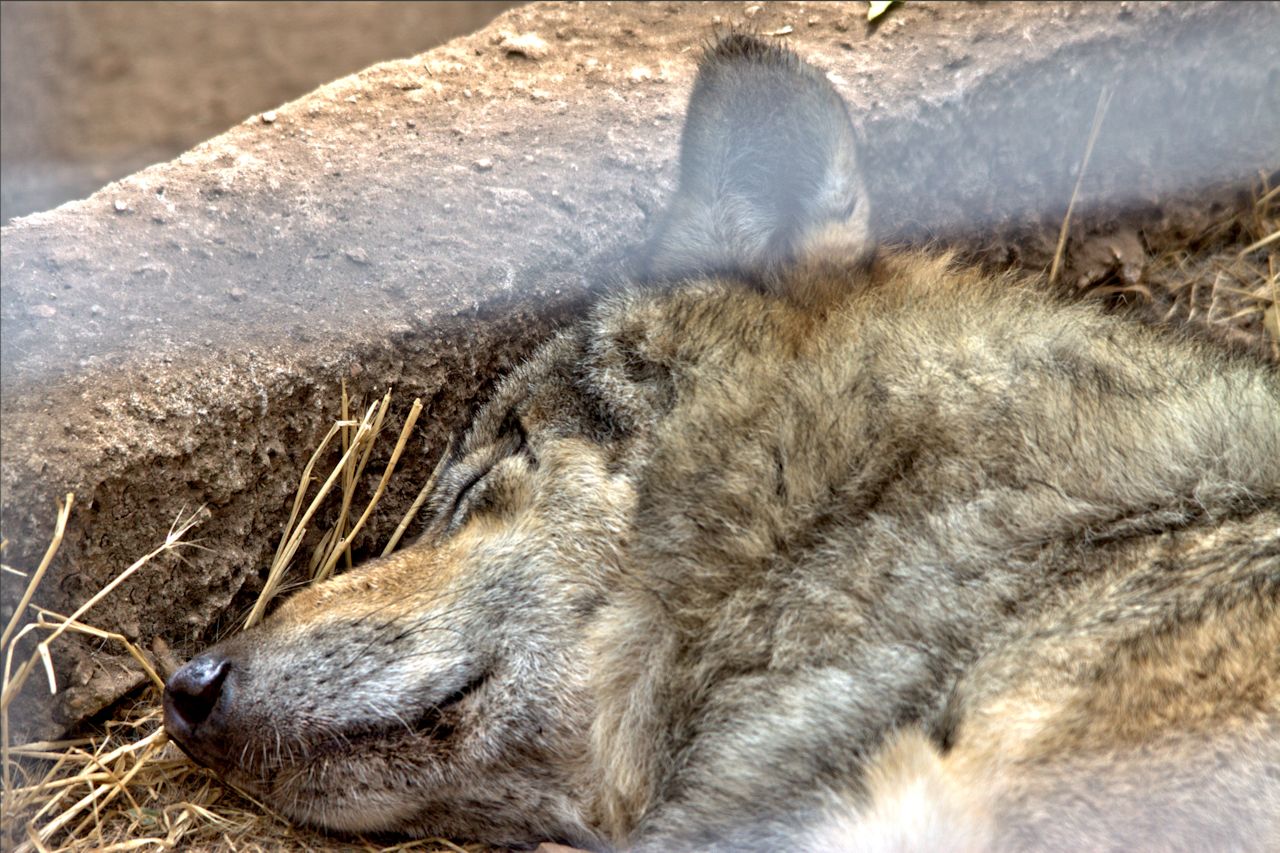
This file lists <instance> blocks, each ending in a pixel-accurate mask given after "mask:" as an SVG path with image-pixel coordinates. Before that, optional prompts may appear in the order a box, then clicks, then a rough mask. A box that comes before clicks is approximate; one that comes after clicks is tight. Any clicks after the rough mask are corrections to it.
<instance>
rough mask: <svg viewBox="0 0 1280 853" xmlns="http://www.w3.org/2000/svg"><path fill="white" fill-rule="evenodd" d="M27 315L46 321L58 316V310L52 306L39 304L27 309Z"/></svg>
mask: <svg viewBox="0 0 1280 853" xmlns="http://www.w3.org/2000/svg"><path fill="white" fill-rule="evenodd" d="M27 313H28V314H30V315H31V316H32V317H41V318H43V319H45V320H48V319H50V318H52V317H56V316H57V315H58V309H57V308H54V307H53V306H52V305H47V304H44V303H41V304H40V305H32V306H31V307H30V308H28V309H27Z"/></svg>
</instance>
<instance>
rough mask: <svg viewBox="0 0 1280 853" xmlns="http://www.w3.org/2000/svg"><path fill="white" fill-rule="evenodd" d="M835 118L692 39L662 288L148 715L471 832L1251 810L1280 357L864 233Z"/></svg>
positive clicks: (1171, 833)
mask: <svg viewBox="0 0 1280 853" xmlns="http://www.w3.org/2000/svg"><path fill="white" fill-rule="evenodd" d="M766 97H767V98H769V99H770V101H769V103H771V104H772V103H775V102H777V103H780V106H779V107H778V108H777V109H776V110H773V111H765V112H761V107H760V104H761V103H762V99H763V98H766ZM737 122H742V123H744V124H743V126H741V127H740V126H738V124H736V123H737ZM744 127H746V128H748V129H750V132H747V130H744ZM853 145H854V135H853V132H852V129H851V126H850V124H849V121H848V116H847V113H846V110H845V107H844V105H843V103H842V102H840V100H839V98H838V96H837V95H836V94H835V92H834V90H832V89H831V87H830V85H829V84H828V83H827V82H826V81H825V80H824V79H823V77H822V75H821V73H820V72H818V71H817V70H815V69H813V68H812V67H810V66H808V65H806V64H804V63H803V62H801V61H800V60H799V59H798V58H796V57H795V56H794V55H792V54H790V53H788V52H786V51H783V50H780V49H778V48H774V47H766V46H763V45H761V44H760V43H759V42H756V41H754V40H751V39H749V38H747V37H743V36H732V37H730V38H729V39H728V40H727V41H725V42H722V43H721V44H720V45H719V46H718V47H716V48H713V49H712V50H711V51H710V52H709V55H708V57H707V58H706V59H705V60H704V64H703V67H702V70H701V72H700V74H699V78H698V81H697V83H696V85H695V89H694V94H693V97H692V100H691V103H690V114H689V118H688V123H687V126H686V130H685V135H684V140H683V144H682V154H681V156H682V169H681V186H680V189H679V191H678V193H677V196H676V198H675V200H674V201H673V203H672V207H671V209H670V212H669V214H668V216H667V218H666V219H665V220H664V221H663V223H662V224H661V226H660V227H659V230H658V232H657V235H656V236H655V238H654V240H653V241H652V242H651V243H650V244H649V246H648V250H647V251H648V255H647V257H648V262H647V268H648V270H649V274H650V276H651V277H652V278H653V279H655V280H662V281H670V280H681V281H683V283H682V284H681V285H680V286H679V287H677V288H674V289H669V290H664V289H660V288H655V287H649V288H637V289H634V290H631V291H628V292H624V293H620V294H618V295H616V296H614V297H612V298H610V299H607V300H605V301H603V302H602V303H601V304H599V305H597V306H596V307H595V308H593V309H592V310H591V311H590V313H589V314H588V316H586V317H585V318H584V319H583V320H582V321H581V322H580V323H579V324H578V325H576V326H574V327H572V328H570V329H568V330H566V331H564V332H562V333H560V334H559V335H558V336H557V337H556V338H554V339H553V340H552V341H550V342H548V343H547V344H546V345H544V347H543V348H542V349H541V350H540V351H539V353H538V354H536V355H535V356H534V357H533V358H532V359H531V360H530V361H529V362H528V363H527V364H525V365H524V366H522V367H521V368H519V369H518V370H516V371H515V372H514V373H513V374H512V375H511V376H510V377H508V378H507V379H506V381H505V382H504V383H503V384H502V385H501V387H500V388H499V390H498V391H497V393H496V394H495V396H494V398H493V399H492V400H491V401H490V403H489V404H488V405H487V406H486V407H485V408H484V409H483V410H482V411H481V412H479V413H478V415H477V416H476V418H475V421H474V423H473V425H472V427H471V429H470V431H469V433H468V435H467V437H466V439H465V440H464V441H463V443H462V445H461V447H460V449H459V452H458V453H457V454H456V456H455V458H454V459H453V460H452V461H451V462H450V464H449V465H448V467H447V468H446V469H445V471H444V473H443V475H442V477H441V480H440V483H439V485H438V487H437V489H436V492H435V493H434V495H433V496H432V498H431V502H430V504H429V509H428V513H427V515H428V519H429V527H428V533H427V534H426V535H425V536H424V537H423V538H422V539H421V540H419V541H418V542H416V543H414V544H413V545H411V546H409V547H407V548H405V549H403V550H402V551H401V552H399V553H398V554H396V555H394V556H392V557H389V558H386V559H383V560H379V561H374V562H372V563H370V564H368V565H366V566H364V567H361V568H358V569H357V570H355V571H353V572H351V573H348V574H347V575H345V576H342V577H340V578H337V579H335V580H334V581H331V582H329V583H327V584H323V585H321V586H320V587H318V588H316V589H313V590H307V591H304V592H302V593H300V594H298V595H297V596H296V597H295V598H293V599H292V600H290V601H289V602H287V603H286V604H285V605H284V606H282V607H281V608H280V610H279V612H278V613H277V614H275V615H274V616H273V617H272V618H271V619H270V620H268V621H267V623H265V624H264V625H263V626H261V627H260V628H257V629H255V630H254V631H252V632H250V633H248V634H246V635H244V636H242V637H240V638H236V639H234V640H231V641H229V642H228V643H225V644H223V645H221V646H219V647H217V648H215V649H214V650H212V651H211V652H210V653H208V655H210V656H211V657H210V658H209V659H221V660H226V661H229V662H230V671H229V675H228V676H227V680H226V683H225V684H224V685H223V686H222V693H221V695H220V697H219V698H218V703H217V705H216V706H214V707H213V709H212V711H211V713H210V716H209V718H208V719H207V720H204V721H203V722H202V723H201V724H200V725H198V726H196V727H194V729H192V730H187V729H183V728H182V727H181V726H177V725H171V730H172V731H174V733H175V737H178V738H179V739H180V740H181V741H182V742H183V743H184V746H185V747H186V748H187V749H188V750H189V751H190V752H191V753H192V754H193V755H195V756H196V757H197V758H199V759H200V760H202V761H205V762H206V763H208V764H210V765H212V766H214V767H216V768H218V769H219V770H220V771H221V772H222V773H223V774H224V775H226V777H227V778H228V779H230V780H232V781H234V782H236V783H237V784H240V785H243V786H245V787H247V788H250V789H251V790H253V791H254V792H255V793H257V794H258V795H259V796H261V797H263V798H264V799H265V800H266V801H267V802H268V803H269V804H271V805H272V806H274V807H276V808H279V809H281V810H283V811H285V812H286V813H288V814H290V815H292V816H293V817H295V818H297V819H299V820H303V821H307V822H311V823H315V824H319V825H322V826H328V827H332V828H336V829H342V830H362V831H363V830H384V829H385V830H393V831H399V832H405V833H410V834H417V835H449V836H454V837H458V838H464V839H471V840H480V841H487V842H490V843H494V844H522V843H523V844H532V843H535V842H537V841H539V840H544V839H555V840H561V841H567V842H571V843H575V844H579V845H583V846H589V847H594V848H600V849H607V848H615V847H617V848H626V849H633V850H653V851H657V850H695V849H719V850H777V849H797V848H801V849H804V848H807V849H814V850H826V849H850V850H856V849H865V850H874V849H936V847H937V845H938V844H939V843H945V844H954V846H955V847H956V848H957V849H961V848H963V849H974V850H978V849H1007V850H1015V849H1026V848H1046V849H1064V850H1065V849H1107V848H1114V849H1127V848H1128V847H1129V846H1130V845H1133V844H1138V845H1142V844H1144V843H1146V842H1145V840H1151V841H1152V846H1154V847H1158V848H1162V847H1170V848H1178V847H1187V846H1188V845H1190V846H1191V847H1195V846H1198V845H1199V844H1200V843H1201V842H1203V843H1205V844H1210V845H1220V846H1222V847H1229V848H1231V849H1241V850H1262V849H1266V847H1267V844H1268V841H1267V839H1268V838H1270V839H1274V838H1276V837H1280V834H1276V835H1270V836H1268V835H1267V833H1268V832H1270V831H1272V830H1275V829H1280V796H1278V795H1277V791H1278V790H1280V780H1278V779H1277V778H1276V776H1275V766H1276V763H1277V761H1280V749H1278V748H1277V742H1278V741H1277V735H1278V733H1280V688H1278V687H1277V684H1278V683H1280V376H1277V372H1276V371H1275V369H1274V368H1271V367H1268V366H1266V365H1263V364H1260V363H1256V362H1252V361H1248V360H1245V359H1242V358H1239V357H1233V356H1229V355H1225V354H1223V353H1221V352H1218V351H1216V350H1213V349H1211V348H1208V347H1206V346H1203V345H1200V344H1196V343H1193V342H1189V341H1186V340H1183V339H1180V338H1177V337H1175V336H1173V335H1171V334H1168V333H1166V332H1162V331H1160V330H1153V329H1150V328H1145V327H1140V326H1137V325H1133V324H1129V323H1126V322H1125V321H1123V320H1121V319H1118V318H1115V317H1109V316H1104V315H1102V314H1101V313H1099V312H1098V311H1097V310H1096V309H1095V308H1093V307H1091V306H1086V305H1072V304H1064V303H1061V302H1058V301H1056V300H1054V299H1052V298H1050V297H1047V296H1046V295H1045V293H1044V290H1043V288H1042V287H1041V283H1040V282H1035V281H1024V280H1019V279H1016V278H1014V277H1012V276H1006V277H996V278H993V277H991V276H989V275H987V274H984V273H982V272H981V271H977V270H973V269H964V268H959V267H957V266H956V265H955V264H954V263H953V262H952V261H950V260H949V259H948V258H946V257H931V256H928V255H924V254H904V253H889V252H885V253H882V255H881V256H880V257H878V258H875V256H874V252H873V251H872V249H873V245H872V243H871V241H870V238H869V236H868V233H867V230H866V227H867V226H866V223H867V218H866V207H867V205H866V201H865V199H862V198H861V197H860V196H859V197H858V199H857V203H856V204H850V203H849V197H850V194H851V193H852V194H860V193H861V189H860V187H861V184H860V182H859V180H858V178H857V172H856V168H855V164H856V156H855V153H854V147H853ZM784 156H785V157H786V158H787V166H788V168H787V169H780V168H779V163H780V158H782V157H784ZM793 179H794V180H796V181H797V182H798V184H797V185H792V184H791V183H789V182H790V181H792V180H793ZM440 704H443V705H444V707H443V708H440V709H439V710H438V711H437V710H436V708H435V706H437V705H440Z"/></svg>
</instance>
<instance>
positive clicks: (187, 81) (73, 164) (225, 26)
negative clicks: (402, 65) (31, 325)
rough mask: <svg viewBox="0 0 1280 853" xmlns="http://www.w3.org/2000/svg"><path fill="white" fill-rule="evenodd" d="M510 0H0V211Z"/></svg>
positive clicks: (180, 144) (48, 202) (114, 170)
mask: <svg viewBox="0 0 1280 853" xmlns="http://www.w3.org/2000/svg"><path fill="white" fill-rule="evenodd" d="M514 5H516V4H515V3H511V2H493V0H483V2H475V0H471V2H461V0H442V1H441V2H432V3H403V2H398V0H334V1H333V2H325V3H296V2H292V0H257V2H253V3H173V2H153V0H131V1H130V2H118V0H117V2H106V3H86V2H63V3H47V2H30V0H3V2H0V95H2V96H3V97H0V163H3V166H4V178H5V179H4V185H3V186H0V221H4V222H8V221H9V220H10V219H11V218H13V217H15V216H25V215H27V214H28V213H34V212H36V211H40V210H46V209H48V208H50V207H53V206H54V205H57V204H61V203H62V202H65V201H68V200H70V199H76V198H84V197H85V196H87V195H89V194H90V193H91V192H93V191H94V190H96V189H98V188H100V187H101V186H102V185H103V184H105V183H107V182H108V181H111V180H115V179H117V178H121V177H124V176H125V175H128V174H131V173H133V172H136V171H138V170H139V169H142V168H145V167H146V166H150V165H151V164H152V163H159V162H162V161H165V160H170V159H172V158H173V157H176V156H177V155H178V154H181V153H182V152H183V151H186V150H187V149H188V148H190V147H191V146H192V145H195V144H196V143H197V142H202V141H203V140H205V139H208V138H209V137H210V136H213V135H214V134H217V133H221V132H222V131H224V130H226V129H227V128H228V127H229V126H231V125H233V124H235V123H236V122H238V121H240V120H241V119H243V118H244V117H245V116H247V115H249V114H250V113H256V112H260V111H262V110H269V109H271V108H273V107H276V106H279V105H280V104H281V103H283V102H284V101H287V100H291V99H292V98H296V97H298V96H299V95H301V94H303V93H305V92H309V91H311V90H312V89H314V88H315V87H316V86H318V85H320V84H321V83H327V82H329V81H330V80H333V79H334V78H335V77H340V76H342V75H343V74H350V73H352V72H354V71H359V70H360V69H362V68H364V67H366V66H368V65H370V64H372V63H374V62H377V61H379V60H384V59H391V58H393V57H403V56H413V55H414V54H417V53H421V52H422V51H424V50H427V49H428V48H432V47H435V46H436V45H438V44H442V43H444V42H446V41H448V40H449V39H451V38H456V37H457V36H460V35H463V34H465V33H470V32H474V31H475V30H478V29H480V28H481V27H483V26H484V25H485V24H487V23H489V21H491V20H492V19H493V18H494V17H495V16H497V15H498V14H500V13H501V12H504V11H506V10H507V9H509V8H510V7H512V6H514Z"/></svg>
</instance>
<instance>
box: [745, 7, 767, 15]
mask: <svg viewBox="0 0 1280 853" xmlns="http://www.w3.org/2000/svg"><path fill="white" fill-rule="evenodd" d="M763 8H764V7H763V6H748V7H747V8H746V9H744V10H743V11H742V14H744V15H746V16H747V17H748V18H754V17H755V16H756V15H758V14H759V13H760V10H761V9H763Z"/></svg>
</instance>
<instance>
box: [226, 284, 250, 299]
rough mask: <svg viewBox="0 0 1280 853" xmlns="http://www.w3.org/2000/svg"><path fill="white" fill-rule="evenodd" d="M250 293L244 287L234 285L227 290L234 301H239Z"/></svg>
mask: <svg viewBox="0 0 1280 853" xmlns="http://www.w3.org/2000/svg"><path fill="white" fill-rule="evenodd" d="M248 295H249V294H247V293H245V291H244V289H243V288H239V287H233V288H231V289H230V290H228V291H227V296H230V297H231V301H232V302H239V301H241V300H242V299H244V298H245V297H246V296H248Z"/></svg>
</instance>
